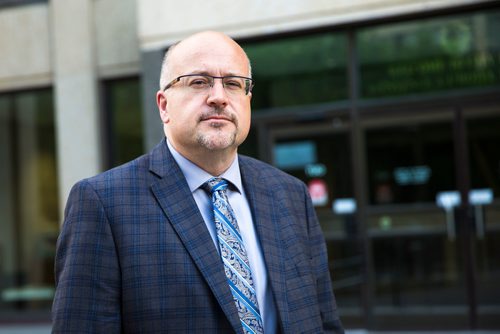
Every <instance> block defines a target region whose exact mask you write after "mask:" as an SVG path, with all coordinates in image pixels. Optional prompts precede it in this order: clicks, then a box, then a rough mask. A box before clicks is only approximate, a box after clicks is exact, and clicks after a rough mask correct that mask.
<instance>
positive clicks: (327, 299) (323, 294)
mask: <svg viewBox="0 0 500 334" xmlns="http://www.w3.org/2000/svg"><path fill="white" fill-rule="evenodd" d="M304 191H305V194H306V195H305V197H306V210H307V220H308V229H309V231H308V232H309V233H308V235H309V240H308V241H309V249H310V251H311V254H310V258H311V264H312V269H313V272H314V275H315V278H316V285H317V299H318V302H319V308H320V312H321V320H322V322H323V330H324V332H325V333H344V329H343V327H342V323H341V321H340V318H339V315H338V312H337V303H336V300H335V297H334V294H333V289H332V281H331V278H330V269H329V266H328V255H327V254H328V253H327V249H326V243H325V238H324V235H323V232H322V230H321V227H320V225H319V221H318V218H317V216H316V211H315V210H314V207H313V205H312V201H311V198H310V196H309V192H308V191H307V188H305V185H304Z"/></svg>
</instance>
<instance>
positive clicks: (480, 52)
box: [357, 11, 500, 98]
mask: <svg viewBox="0 0 500 334" xmlns="http://www.w3.org/2000/svg"><path fill="white" fill-rule="evenodd" d="M498 31H500V12H499V11H496V12H489V13H484V12H483V13H468V14H464V15H459V16H450V17H441V18H432V19H428V20H424V21H418V22H404V23H398V24H391V25H385V26H380V27H376V28H373V27H370V28H366V29H363V30H360V32H359V34H358V38H357V43H358V48H359V55H360V66H361V68H360V72H361V80H360V83H361V95H362V96H363V97H365V98H376V97H386V96H399V95H408V94H415V93H425V92H439V91H447V90H451V89H460V88H474V87H487V86H494V85H499V84H500V40H499V39H498V36H497V34H498Z"/></svg>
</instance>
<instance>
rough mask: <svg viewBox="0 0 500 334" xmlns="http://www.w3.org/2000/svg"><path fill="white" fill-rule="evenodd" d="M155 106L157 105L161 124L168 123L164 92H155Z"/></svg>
mask: <svg viewBox="0 0 500 334" xmlns="http://www.w3.org/2000/svg"><path fill="white" fill-rule="evenodd" d="M156 104H157V105H158V111H159V112H160V118H161V121H162V123H163V124H166V123H168V122H169V117H168V112H167V97H166V94H165V92H163V91H161V90H159V91H158V92H156Z"/></svg>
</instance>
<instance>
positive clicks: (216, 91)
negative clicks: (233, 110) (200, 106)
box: [207, 79, 228, 106]
mask: <svg viewBox="0 0 500 334" xmlns="http://www.w3.org/2000/svg"><path fill="white" fill-rule="evenodd" d="M227 102H228V96H227V93H226V90H225V89H224V85H223V84H222V80H217V79H214V83H213V85H212V87H211V88H210V90H209V92H208V98H207V103H208V104H209V105H218V106H225V105H227Z"/></svg>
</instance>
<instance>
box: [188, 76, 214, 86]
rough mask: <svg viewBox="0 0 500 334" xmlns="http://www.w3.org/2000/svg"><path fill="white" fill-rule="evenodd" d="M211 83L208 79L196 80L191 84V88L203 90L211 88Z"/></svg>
mask: <svg viewBox="0 0 500 334" xmlns="http://www.w3.org/2000/svg"><path fill="white" fill-rule="evenodd" d="M209 85H210V82H209V80H208V79H207V78H194V79H192V80H191V81H190V82H189V86H191V87H194V88H202V87H206V86H209Z"/></svg>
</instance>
